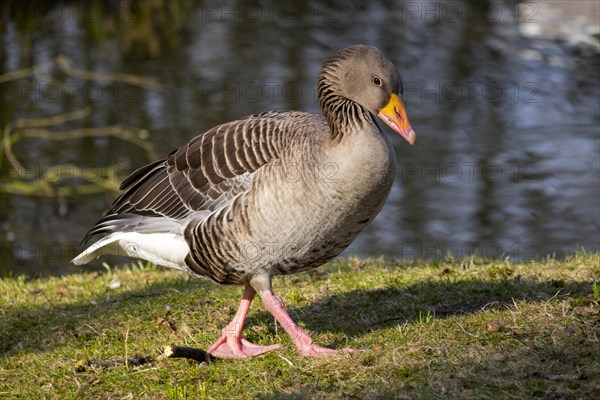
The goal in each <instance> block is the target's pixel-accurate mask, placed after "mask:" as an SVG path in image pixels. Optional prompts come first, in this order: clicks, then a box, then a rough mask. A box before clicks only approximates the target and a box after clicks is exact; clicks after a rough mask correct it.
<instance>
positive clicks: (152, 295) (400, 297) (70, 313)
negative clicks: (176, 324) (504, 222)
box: [0, 276, 584, 357]
mask: <svg viewBox="0 0 600 400" xmlns="http://www.w3.org/2000/svg"><path fill="white" fill-rule="evenodd" d="M174 289H176V291H177V296H195V297H199V298H200V299H201V298H202V296H201V294H199V293H211V296H212V297H213V298H214V296H215V294H214V293H212V292H213V291H219V290H222V289H221V288H220V287H219V286H217V285H215V284H212V283H211V282H206V281H203V280H199V279H198V280H195V279H186V277H184V276H182V278H181V279H170V280H167V281H165V282H160V283H152V284H149V285H147V286H145V287H144V288H140V289H137V290H129V291H123V292H121V293H117V294H113V293H111V296H110V302H108V303H107V296H106V294H103V295H101V296H97V297H95V298H93V299H86V300H85V301H81V302H76V303H71V304H55V305H49V306H45V305H42V306H40V305H35V306H14V307H11V308H9V309H7V310H4V316H3V319H4V320H5V321H6V323H7V325H6V326H4V327H2V330H1V331H0V355H2V356H4V357H8V356H10V355H11V354H15V353H18V352H36V351H48V350H50V349H53V348H55V347H61V346H65V345H70V346H73V347H80V346H82V345H85V341H87V340H91V339H93V336H94V335H98V334H100V332H98V331H97V330H95V329H93V330H91V331H89V330H88V331H86V333H85V335H84V337H79V336H77V334H74V331H76V330H77V327H80V326H82V325H85V324H94V322H96V321H98V320H106V319H111V318H117V319H118V317H119V314H122V313H124V314H126V315H139V314H140V313H146V314H149V315H148V319H149V320H151V319H152V318H153V317H154V314H152V313H151V312H149V311H148V307H149V305H154V306H156V307H159V306H160V307H162V306H163V305H164V304H166V303H165V301H166V300H165V296H168V295H172V294H173V293H174ZM559 290H560V291H561V292H562V293H566V294H567V295H568V294H573V295H574V294H577V293H581V292H582V291H583V290H584V288H583V286H582V285H580V284H577V283H556V282H553V281H549V282H546V281H532V280H521V279H512V280H499V281H483V280H460V281H456V282H450V281H449V282H439V281H436V282H420V283H417V284H414V285H409V286H397V287H388V288H385V289H377V290H355V291H351V292H347V293H342V294H335V295H331V296H327V297H324V298H322V299H320V300H318V301H316V302H314V303H311V304H309V305H307V306H303V307H293V306H290V305H288V310H289V312H290V314H291V315H292V317H293V318H294V319H295V320H296V321H301V322H302V323H303V324H304V325H305V326H306V327H307V329H308V330H317V331H318V330H322V331H330V332H342V333H344V334H345V335H346V336H350V337H352V336H354V337H356V336H361V335H364V334H365V333H366V332H369V331H371V330H378V329H382V328H386V327H389V326H393V325H397V324H401V323H404V322H412V321H417V320H419V318H422V317H423V315H426V314H427V313H428V312H429V313H430V314H432V315H434V316H435V318H444V317H445V316H450V315H459V314H468V313H474V312H477V311H479V310H481V309H482V307H484V306H486V305H487V306H488V307H494V306H502V305H503V304H507V303H509V304H510V303H512V302H513V299H515V300H517V301H518V300H547V299H549V298H551V297H552V296H554V295H555V294H556V292H557V291H559ZM240 296H241V289H240ZM92 301H93V302H95V303H96V304H93V303H92ZM231 305H232V306H234V307H236V306H237V300H236V301H235V302H234V303H232V304H231ZM260 307H261V308H259V309H257V307H256V305H255V306H254V307H253V309H252V310H251V314H250V316H249V318H248V322H247V326H248V327H251V326H252V325H253V323H254V322H255V321H256V320H263V319H271V318H272V317H271V316H270V315H269V314H267V313H266V312H265V311H264V308H262V305H261V306H260ZM201 308H202V306H200V308H197V309H198V311H190V312H199V313H201V312H203V311H202V309H201ZM214 308H215V307H214V306H213V307H212V309H213V310H214ZM212 312H214V311H212ZM218 312H222V311H220V310H219V311H218ZM212 317H215V316H212ZM228 319H229V316H227V318H224V320H228ZM157 329H161V328H157ZM211 329H213V328H211ZM57 330H58V331H60V332H63V333H64V334H62V335H56V334H55V333H56V331H57ZM218 335H219V331H218V330H215V332H214V337H215V339H216V338H217V337H218ZM50 336H51V337H52V340H48V338H49V337H50ZM320 344H322V345H328V346H331V347H339V346H340V345H341V344H339V343H320ZM149 350H150V349H149Z"/></svg>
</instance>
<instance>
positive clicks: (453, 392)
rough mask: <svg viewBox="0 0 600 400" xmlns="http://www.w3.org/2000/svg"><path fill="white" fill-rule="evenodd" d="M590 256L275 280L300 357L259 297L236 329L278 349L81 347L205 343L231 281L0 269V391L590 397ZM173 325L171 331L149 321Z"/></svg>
mask: <svg viewBox="0 0 600 400" xmlns="http://www.w3.org/2000/svg"><path fill="white" fill-rule="evenodd" d="M599 281H600V254H589V253H585V252H580V253H578V254H576V255H574V256H572V257H569V258H567V259H565V260H562V261H555V260H550V259H549V260H542V261H535V262H534V261H532V262H527V263H520V264H512V263H508V262H504V261H489V260H479V259H466V260H447V261H443V262H434V263H427V262H416V263H411V262H400V261H393V260H382V259H376V260H375V259H371V260H358V259H343V260H338V261H335V262H332V263H330V264H328V265H327V266H325V267H323V268H321V269H319V270H318V271H315V272H312V273H307V274H299V275H293V276H289V277H283V278H276V282H275V290H276V291H277V292H278V293H279V294H281V295H282V296H283V298H284V301H285V303H286V304H287V306H288V309H289V311H290V313H291V315H292V316H293V317H294V318H295V319H297V320H298V321H300V323H301V325H304V326H305V327H307V328H309V329H313V330H314V337H315V340H316V341H317V342H318V343H319V344H323V345H327V346H333V347H345V346H350V347H354V348H365V349H368V350H367V351H364V352H359V353H353V354H347V355H341V354H340V355H336V356H331V357H323V358H318V359H309V358H300V357H298V356H297V354H296V353H295V351H294V349H293V347H292V345H291V342H290V340H289V338H288V337H287V336H286V335H284V334H283V332H282V329H281V328H280V327H277V326H276V324H275V323H274V320H273V318H272V317H271V316H270V315H268V314H267V313H266V312H265V311H264V309H263V308H262V305H261V304H260V302H257V304H255V305H254V307H253V308H252V310H251V315H250V318H249V321H248V325H247V329H246V330H245V334H246V337H247V338H248V339H250V340H251V341H254V342H257V343H261V344H269V343H273V342H281V343H283V345H284V348H283V349H282V350H280V351H277V352H272V353H269V354H266V355H264V356H261V357H258V358H254V359H250V360H220V361H217V362H216V363H214V364H211V365H206V364H196V363H193V362H191V361H187V360H176V359H169V360H163V361H153V362H151V363H147V364H143V365H140V366H132V365H127V366H125V365H121V366H115V367H110V368H105V369H94V368H91V367H82V366H81V360H84V359H87V360H89V359H102V360H105V359H113V358H115V359H116V358H120V359H123V358H124V357H125V355H128V356H131V355H134V354H141V355H144V356H150V357H153V358H155V357H156V356H157V355H158V352H159V351H158V349H159V348H160V347H161V346H162V345H164V344H169V343H176V344H181V345H188V346H195V347H201V348H204V349H206V348H207V347H208V346H209V345H210V344H211V343H212V342H213V341H214V340H215V339H216V338H217V336H218V334H219V332H220V329H221V328H222V327H223V326H224V325H225V324H226V323H227V322H228V320H229V319H230V318H231V317H232V315H233V313H234V312H235V308H236V307H237V304H238V301H239V297H240V295H241V289H240V288H237V287H218V286H216V285H213V284H211V283H209V282H204V281H200V280H197V279H195V278H193V277H188V276H186V275H183V274H181V273H178V272H175V271H168V270H163V269H157V268H155V267H152V266H142V267H139V266H135V267H129V268H123V269H114V270H112V271H109V272H107V273H102V274H98V273H81V274H77V275H71V276H66V277H56V278H47V279H40V280H32V281H27V280H25V279H23V278H16V279H14V278H8V279H3V280H0V326H1V327H2V330H1V332H0V397H1V398H24V399H32V398H49V399H68V398H77V399H101V398H102V399H122V398H136V399H138V398H142V399H143V398H148V399H150V398H152V399H156V398H159V399H160V398H164V399H184V398H190V399H196V398H206V399H221V398H228V399H245V398H261V399H278V398H297V399H304V398H320V399H338V398H356V399H365V398H366V399H369V398H400V399H404V398H406V399H409V398H410V399H413V398H414V399H421V398H465V399H468V398H473V399H486V398H518V399H520V398H543V399H549V398H561V399H562V398H573V399H577V398H600V361H599V360H600V343H599V338H600V315H599V302H600V298H599V297H600V289H599V287H598V282H599ZM157 316H161V317H164V318H165V319H166V320H168V321H169V322H171V323H172V324H173V326H174V328H175V329H176V333H173V332H171V330H169V329H167V328H166V327H165V325H164V324H163V325H160V324H157V323H156V322H155V318H156V317H157Z"/></svg>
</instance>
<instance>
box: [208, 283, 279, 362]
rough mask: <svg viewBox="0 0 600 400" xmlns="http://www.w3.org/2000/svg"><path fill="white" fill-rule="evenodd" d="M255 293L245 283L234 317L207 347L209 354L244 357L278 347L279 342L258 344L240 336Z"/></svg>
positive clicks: (224, 356)
mask: <svg viewBox="0 0 600 400" xmlns="http://www.w3.org/2000/svg"><path fill="white" fill-rule="evenodd" d="M255 295H256V291H255V290H254V288H253V287H252V286H250V285H249V284H248V285H246V288H245V289H244V295H243V296H242V301H241V303H240V307H239V308H238V310H237V312H236V313H235V317H233V320H232V321H231V322H230V323H229V325H227V326H226V327H225V328H224V329H223V330H222V331H221V338H219V340H217V341H216V342H215V343H214V344H213V345H212V346H211V347H210V349H208V353H209V354H211V355H213V356H215V357H220V358H246V357H250V356H256V355H259V354H262V353H265V352H267V351H271V350H275V349H278V348H279V347H280V345H279V344H273V345H270V346H258V345H256V344H254V343H250V342H249V341H247V340H246V339H244V338H243V337H242V329H244V322H245V321H246V315H247V314H248V309H249V308H250V304H251V303H252V299H254V296H255Z"/></svg>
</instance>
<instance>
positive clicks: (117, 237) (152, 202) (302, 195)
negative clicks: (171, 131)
mask: <svg viewBox="0 0 600 400" xmlns="http://www.w3.org/2000/svg"><path fill="white" fill-rule="evenodd" d="M317 90H318V99H319V103H320V106H321V109H322V111H323V115H324V118H323V117H321V116H317V115H313V114H309V113H305V112H299V111H270V112H265V113H262V114H257V115H251V116H248V117H245V118H242V119H240V120H237V121H232V122H228V123H224V124H222V125H219V126H216V127H214V128H212V129H210V130H208V131H207V132H205V133H203V134H201V135H199V136H197V137H195V138H193V139H192V140H190V141H189V142H188V143H187V144H184V145H183V146H181V147H179V148H178V149H176V150H174V151H172V152H171V153H170V154H169V155H168V156H167V157H166V158H165V159H163V160H160V161H156V162H154V163H152V164H150V165H147V166H145V167H142V168H140V169H138V170H136V171H134V172H133V173H132V174H131V175H129V176H128V177H127V178H126V179H125V180H124V181H123V182H122V184H121V187H120V188H121V190H122V193H121V195H120V196H119V197H118V198H117V199H116V200H115V201H114V203H113V205H112V208H111V209H110V210H109V211H108V212H107V213H106V214H105V216H104V217H103V218H102V219H100V221H99V222H98V223H97V224H96V225H95V226H94V227H93V228H92V229H91V230H90V231H89V232H88V233H87V235H86V236H85V238H84V240H83V243H86V242H88V241H89V240H90V238H91V237H92V236H95V235H98V234H101V235H104V236H103V237H102V238H101V239H100V240H98V241H97V242H95V243H94V244H93V245H91V246H90V247H88V248H87V249H86V250H85V251H83V252H82V253H81V254H80V255H79V256H77V257H76V258H75V259H73V263H75V264H77V265H80V264H85V263H88V262H89V261H91V260H93V259H95V258H97V257H99V256H100V255H102V254H121V255H123V253H125V254H127V255H128V256H131V257H137V258H141V259H144V260H148V261H151V262H153V263H156V264H158V265H162V266H166V267H170V268H175V269H179V270H183V271H187V272H189V273H191V274H194V275H197V276H199V277H204V278H208V279H211V280H213V281H215V282H217V283H220V284H233V285H245V290H244V293H243V296H242V301H241V304H240V306H239V309H238V311H237V313H236V315H235V317H234V318H233V320H232V321H231V323H230V324H229V325H227V326H226V327H225V328H224V329H223V330H222V334H221V337H220V338H219V339H218V340H217V341H216V342H215V343H214V344H213V345H212V346H211V347H210V348H209V350H208V352H209V353H210V354H212V355H213V356H215V357H248V356H255V355H258V354H261V353H264V352H266V351H270V350H273V349H276V348H279V345H278V344H274V345H270V346H259V345H255V344H253V343H251V342H249V341H248V340H246V339H244V338H243V337H242V329H243V327H244V321H245V319H246V315H247V313H248V309H249V307H250V303H251V302H252V299H253V298H254V297H255V295H256V293H258V295H259V296H260V297H261V299H262V301H263V304H264V306H265V308H266V309H267V310H268V311H269V312H270V313H271V314H272V315H273V316H274V317H275V319H276V320H277V321H278V322H279V323H280V324H281V325H282V326H283V328H284V329H285V331H286V332H287V333H288V334H289V335H290V336H291V339H292V341H293V342H294V344H295V345H296V347H297V349H298V351H299V353H300V354H301V355H304V356H317V355H321V354H329V353H332V352H334V351H335V350H333V349H329V348H325V347H321V346H319V345H317V344H315V343H313V340H312V339H311V337H310V336H309V335H308V334H307V333H306V332H305V331H303V330H302V329H301V328H300V327H299V326H298V325H297V324H296V323H295V322H294V321H293V320H292V318H291V317H290V316H289V314H288V313H287V311H286V310H285V308H284V305H283V302H282V300H281V298H280V297H277V296H276V295H275V294H274V293H273V291H272V289H271V279H272V277H273V276H274V275H281V274H291V273H295V272H299V271H306V270H310V269H313V268H316V267H318V266H320V265H322V264H324V263H325V262H326V261H328V260H330V259H331V258H333V257H335V256H337V255H338V254H340V252H342V250H343V249H344V248H346V247H347V246H348V245H349V244H350V243H351V242H352V240H353V239H354V238H355V237H356V236H357V235H358V234H359V233H360V232H361V231H362V230H363V229H364V228H365V226H367V224H368V223H369V222H371V221H372V220H373V218H374V217H375V215H377V213H378V212H379V210H380V209H381V207H382V206H383V203H384V202H385V199H386V197H387V195H388V193H389V191H390V188H391V186H392V181H393V180H394V175H395V170H396V158H395V156H394V151H393V149H392V146H391V145H390V143H389V141H388V139H387V138H386V137H385V136H384V134H383V133H382V131H381V128H380V127H379V125H378V124H377V121H376V118H375V116H378V117H379V118H381V120H383V122H385V123H386V124H387V125H389V126H390V127H391V128H392V129H393V130H394V131H396V132H397V133H399V134H400V135H402V136H403V137H404V138H405V139H406V140H407V141H408V142H409V143H410V144H413V143H414V141H415V133H414V131H413V130H412V128H411V125H410V123H409V121H408V119H407V117H406V112H405V110H404V105H403V103H402V101H401V98H400V96H401V95H402V83H401V80H400V76H399V74H398V72H397V70H396V68H395V67H394V64H393V63H392V62H391V61H390V60H389V59H387V58H386V57H385V56H383V54H382V53H381V52H380V51H379V50H378V49H377V48H374V47H368V46H364V45H355V46H351V47H348V48H346V49H343V50H341V51H339V52H338V53H336V54H334V55H333V56H331V57H330V58H329V59H327V60H326V61H325V63H324V65H323V67H322V69H321V72H320V75H319V80H318V86H317ZM344 350H347V351H350V349H344Z"/></svg>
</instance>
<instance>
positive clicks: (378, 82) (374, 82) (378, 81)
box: [373, 76, 381, 86]
mask: <svg viewBox="0 0 600 400" xmlns="http://www.w3.org/2000/svg"><path fill="white" fill-rule="evenodd" d="M373 84H375V86H381V79H379V78H378V77H376V76H375V77H373Z"/></svg>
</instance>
